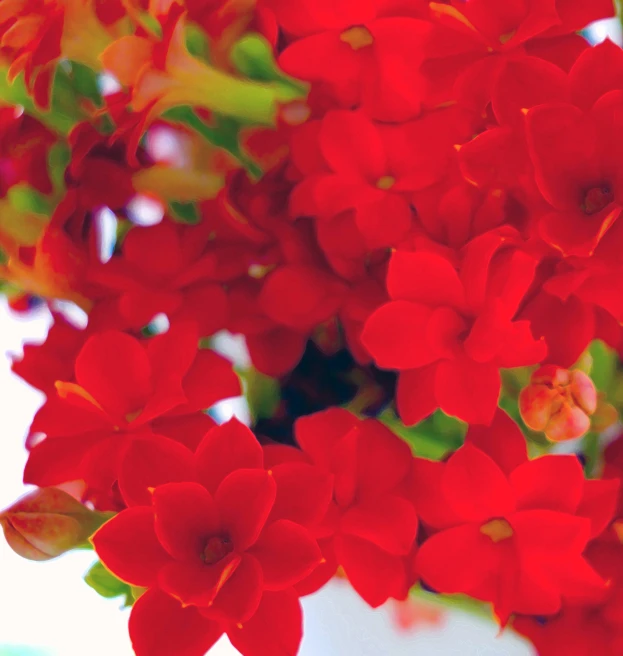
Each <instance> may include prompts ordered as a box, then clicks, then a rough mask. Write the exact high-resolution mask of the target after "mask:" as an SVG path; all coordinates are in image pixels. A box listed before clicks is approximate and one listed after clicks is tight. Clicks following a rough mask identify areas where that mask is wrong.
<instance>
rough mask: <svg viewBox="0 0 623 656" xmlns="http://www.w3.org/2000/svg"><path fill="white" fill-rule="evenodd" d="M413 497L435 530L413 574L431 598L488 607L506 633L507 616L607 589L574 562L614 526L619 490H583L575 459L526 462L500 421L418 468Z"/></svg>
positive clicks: (542, 611) (519, 438)
mask: <svg viewBox="0 0 623 656" xmlns="http://www.w3.org/2000/svg"><path fill="white" fill-rule="evenodd" d="M413 489H414V495H415V497H414V499H415V503H416V506H417V508H418V512H419V513H420V515H421V517H422V521H423V522H425V523H426V524H427V525H428V526H429V527H431V529H434V532H433V533H432V535H431V536H430V537H428V538H427V539H426V540H425V541H424V544H423V545H422V546H421V547H420V549H419V551H418V554H417V559H416V569H417V571H418V573H419V574H420V576H421V577H422V579H423V581H424V582H425V583H426V584H427V585H429V586H431V587H432V588H434V589H435V590H437V591H438V592H444V593H464V594H468V595H470V596H471V597H474V598H476V599H481V600H483V601H490V602H491V603H492V604H493V606H494V609H495V613H496V615H497V616H498V618H499V620H500V622H501V623H502V624H505V623H506V622H507V621H508V619H509V617H510V615H511V614H512V613H523V614H526V615H553V614H555V613H557V612H558V611H559V610H560V608H561V604H562V600H563V599H572V600H573V599H591V598H593V597H594V596H595V595H596V594H600V592H601V591H603V590H604V589H605V582H604V581H603V580H602V579H601V578H600V577H599V576H598V574H597V573H596V572H595V571H594V570H593V569H592V568H591V567H590V566H589V564H588V563H587V561H586V559H585V558H584V557H583V555H582V554H583V552H584V549H585V548H586V545H587V543H588V541H589V539H590V538H591V537H594V536H596V535H599V533H601V532H602V531H603V530H604V528H605V527H606V526H607V524H608V522H609V521H610V519H611V518H612V514H613V511H614V507H615V504H616V497H617V493H618V481H586V480H585V479H584V476H583V473H582V467H581V465H580V463H579V460H578V459H577V458H576V457H575V456H543V457H541V458H537V459H535V460H528V458H527V455H526V447H525V440H524V438H523V435H522V434H521V432H520V431H519V429H518V428H517V426H516V425H515V424H514V423H513V422H512V421H511V420H510V419H509V417H508V416H507V415H505V414H504V413H503V412H502V411H499V412H498V415H497V416H496V419H495V421H494V423H493V425H492V426H491V428H488V429H486V428H478V429H471V430H470V431H469V433H468V436H467V440H466V443H465V445H464V446H463V447H461V448H460V449H459V450H458V451H456V452H455V453H454V454H453V455H452V456H451V457H450V458H449V460H448V461H447V462H445V463H436V462H431V461H425V460H417V461H416V463H415V468H414V488H413Z"/></svg>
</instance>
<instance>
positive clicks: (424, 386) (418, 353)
mask: <svg viewBox="0 0 623 656" xmlns="http://www.w3.org/2000/svg"><path fill="white" fill-rule="evenodd" d="M504 234H506V233H487V234H485V235H483V236H481V237H480V238H478V239H475V240H473V241H472V242H470V244H468V245H467V246H466V247H465V249H464V250H463V261H462V264H461V266H460V267H459V271H457V270H456V268H455V267H454V266H453V264H452V263H451V262H450V261H449V260H447V259H446V258H444V257H442V256H441V255H437V254H435V253H427V252H416V253H408V252H402V251H397V252H395V253H394V254H393V256H392V259H391V261H390V264H389V271H388V275H387V289H388V291H389V295H390V297H391V299H392V300H391V301H390V302H389V303H387V304H385V305H383V306H381V307H380V308H379V309H378V310H376V312H374V314H372V316H371V317H370V318H369V319H368V321H367V323H366V325H365V328H364V331H363V334H362V342H363V344H364V346H365V347H366V348H367V349H368V350H369V351H370V354H371V355H372V357H373V358H374V361H375V362H376V364H377V365H378V366H380V367H382V368H384V369H397V370H398V371H400V378H399V382H398V390H397V405H398V410H399V413H400V416H401V418H402V420H403V421H404V422H405V423H407V424H415V423H417V422H418V421H420V420H421V419H423V418H424V417H426V416H427V415H429V414H431V413H432V412H433V411H434V410H436V409H437V408H441V409H442V410H443V411H444V412H446V413H447V414H450V415H455V416H457V417H458V418H459V419H462V420H464V421H467V422H470V423H480V424H488V423H490V422H491V420H492V419H493V415H494V413H495V410H496V408H497V403H498V397H499V394H500V374H499V369H500V368H501V367H517V366H523V365H529V364H534V363H535V362H539V361H540V360H542V359H543V358H544V356H545V353H546V350H545V345H544V344H543V343H542V342H540V341H538V340H536V339H535V338H534V337H533V335H532V333H531V331H530V324H529V323H528V322H527V321H516V320H515V319H514V317H515V314H516V312H517V310H518V307H519V304H520V303H521V302H522V300H523V297H524V294H525V292H526V291H527V290H528V288H529V286H530V284H531V282H532V278H533V276H534V271H535V266H536V261H535V260H534V259H533V258H532V257H530V256H529V255H527V254H525V253H522V252H520V251H514V250H512V249H510V250H509V249H503V248H501V246H502V245H503V244H504V242H505V241H507V240H509V236H504ZM508 234H509V235H510V238H511V241H512V234H511V233H508Z"/></svg>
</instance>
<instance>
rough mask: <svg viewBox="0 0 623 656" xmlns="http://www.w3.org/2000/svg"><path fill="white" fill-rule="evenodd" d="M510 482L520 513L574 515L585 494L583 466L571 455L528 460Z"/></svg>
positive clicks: (512, 476)
mask: <svg viewBox="0 0 623 656" xmlns="http://www.w3.org/2000/svg"><path fill="white" fill-rule="evenodd" d="M509 480H510V483H511V485H512V486H513V489H514V490H515V495H516V498H517V508H518V509H521V510H530V509H537V508H540V509H542V510H555V511H556V512H561V513H569V514H570V515H574V514H575V511H576V510H577V507H578V505H579V503H580V500H581V498H582V494H583V492H584V474H583V472H582V465H581V464H580V461H579V460H578V459H577V458H576V457H575V456H572V455H569V456H563V455H550V456H542V457H541V458H535V459H534V460H529V461H528V462H525V463H524V464H523V465H521V466H519V467H517V469H515V471H513V473H512V474H511V475H510V477H509Z"/></svg>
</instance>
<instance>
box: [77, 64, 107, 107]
mask: <svg viewBox="0 0 623 656" xmlns="http://www.w3.org/2000/svg"><path fill="white" fill-rule="evenodd" d="M69 78H70V80H71V84H72V87H73V89H74V91H75V93H76V94H77V95H78V96H81V97H83V98H88V99H89V100H92V101H93V102H94V103H95V104H96V105H97V106H98V107H101V106H102V105H103V104H104V103H103V100H102V95H101V93H100V88H99V84H98V79H99V73H97V72H96V71H94V70H93V69H91V68H89V67H88V66H85V65H84V64H79V63H78V62H71V70H70V72H69Z"/></svg>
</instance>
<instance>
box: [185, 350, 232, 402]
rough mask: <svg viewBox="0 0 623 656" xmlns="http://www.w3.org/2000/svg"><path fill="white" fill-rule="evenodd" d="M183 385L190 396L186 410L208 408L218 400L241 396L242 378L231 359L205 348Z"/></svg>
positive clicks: (188, 396)
mask: <svg viewBox="0 0 623 656" xmlns="http://www.w3.org/2000/svg"><path fill="white" fill-rule="evenodd" d="M182 386H183V388H184V393H185V394H186V397H187V398H188V406H186V407H184V410H185V411H186V412H194V411H196V410H207V409H208V408H211V407H212V406H213V405H214V404H215V403H216V402H217V401H221V400H222V399H229V398H231V397H233V396H240V394H241V393H242V388H241V386H240V379H239V378H238V376H237V375H236V373H235V372H234V370H233V368H232V364H231V362H230V361H229V360H227V359H226V358H224V357H222V356H221V355H219V354H218V353H214V351H210V350H207V349H203V350H201V351H199V353H197V357H196V358H195V361H194V362H193V365H192V367H191V368H190V371H189V372H188V373H187V374H186V376H185V377H184V380H183V383H182Z"/></svg>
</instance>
